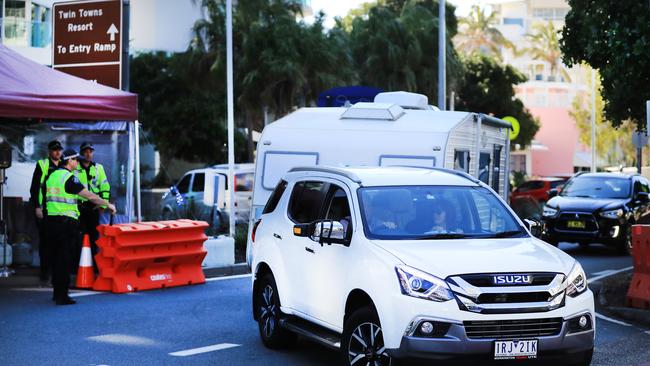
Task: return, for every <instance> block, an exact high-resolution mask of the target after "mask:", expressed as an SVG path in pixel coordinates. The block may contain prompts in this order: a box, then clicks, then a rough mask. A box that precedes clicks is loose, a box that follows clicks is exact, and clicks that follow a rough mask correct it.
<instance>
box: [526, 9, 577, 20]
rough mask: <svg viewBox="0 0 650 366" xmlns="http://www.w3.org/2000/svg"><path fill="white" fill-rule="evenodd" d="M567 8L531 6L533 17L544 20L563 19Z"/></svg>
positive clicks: (567, 10)
mask: <svg viewBox="0 0 650 366" xmlns="http://www.w3.org/2000/svg"><path fill="white" fill-rule="evenodd" d="M568 12H569V9H565V8H533V17H535V18H541V19H544V20H564V17H566V15H567V13H568Z"/></svg>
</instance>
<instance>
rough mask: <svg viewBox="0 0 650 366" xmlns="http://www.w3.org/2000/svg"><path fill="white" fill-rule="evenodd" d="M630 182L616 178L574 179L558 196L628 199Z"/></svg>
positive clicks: (626, 179)
mask: <svg viewBox="0 0 650 366" xmlns="http://www.w3.org/2000/svg"><path fill="white" fill-rule="evenodd" d="M629 195H630V180H629V179H628V178H618V177H606V176H599V177H576V178H574V179H571V180H570V181H569V182H568V183H567V184H566V185H565V186H564V188H563V189H562V192H561V193H560V196H563V197H584V198H621V199H622V198H628V197H629Z"/></svg>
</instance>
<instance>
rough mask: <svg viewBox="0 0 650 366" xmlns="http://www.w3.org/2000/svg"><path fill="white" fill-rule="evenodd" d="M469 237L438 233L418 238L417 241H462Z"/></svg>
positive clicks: (458, 234) (459, 234)
mask: <svg viewBox="0 0 650 366" xmlns="http://www.w3.org/2000/svg"><path fill="white" fill-rule="evenodd" d="M467 237H469V235H467V234H462V233H438V234H431V235H423V236H418V237H417V238H416V239H417V240H435V239H462V238H467Z"/></svg>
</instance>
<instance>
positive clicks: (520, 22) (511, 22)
mask: <svg viewBox="0 0 650 366" xmlns="http://www.w3.org/2000/svg"><path fill="white" fill-rule="evenodd" d="M503 25H518V26H520V27H523V26H524V18H503Z"/></svg>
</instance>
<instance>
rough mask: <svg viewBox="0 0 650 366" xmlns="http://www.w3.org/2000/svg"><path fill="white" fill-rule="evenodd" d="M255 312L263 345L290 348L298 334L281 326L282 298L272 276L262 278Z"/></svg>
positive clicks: (257, 288)
mask: <svg viewBox="0 0 650 366" xmlns="http://www.w3.org/2000/svg"><path fill="white" fill-rule="evenodd" d="M255 311H257V324H258V326H259V330H260V337H261V338H262V343H264V345H265V346H266V347H268V348H272V349H279V348H285V347H288V346H290V345H291V344H292V343H293V342H294V341H295V340H296V337H297V336H296V334H294V333H292V332H290V331H288V330H286V329H284V328H282V327H281V326H280V318H281V316H282V313H281V312H280V297H279V296H278V288H277V286H276V284H275V279H274V278H273V276H272V275H271V274H266V275H264V277H262V279H261V282H260V284H259V286H257V287H256V290H255Z"/></svg>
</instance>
